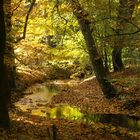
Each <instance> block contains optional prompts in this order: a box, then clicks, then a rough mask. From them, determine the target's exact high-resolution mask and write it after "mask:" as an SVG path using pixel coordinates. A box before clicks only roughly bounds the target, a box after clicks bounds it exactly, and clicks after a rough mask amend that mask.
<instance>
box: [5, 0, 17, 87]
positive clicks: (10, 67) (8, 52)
mask: <svg viewBox="0 0 140 140" xmlns="http://www.w3.org/2000/svg"><path fill="white" fill-rule="evenodd" d="M4 4H5V7H4V10H5V26H6V48H5V56H4V57H5V64H6V65H7V71H8V81H9V86H10V88H11V89H14V88H15V87H16V82H15V76H16V66H15V53H14V48H13V45H12V40H13V39H12V34H11V29H12V23H11V18H12V13H11V0H5V1H4Z"/></svg>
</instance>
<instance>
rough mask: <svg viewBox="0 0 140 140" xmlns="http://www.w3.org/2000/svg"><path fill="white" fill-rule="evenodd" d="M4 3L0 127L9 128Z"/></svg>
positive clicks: (0, 3)
mask: <svg viewBox="0 0 140 140" xmlns="http://www.w3.org/2000/svg"><path fill="white" fill-rule="evenodd" d="M3 7H4V4H3V0H1V1H0V21H1V22H0V34H1V35H0V127H3V128H9V114H8V106H7V105H8V102H9V99H10V90H9V85H8V76H7V70H6V67H5V65H4V51H5V47H6V31H5V22H4V8H3Z"/></svg>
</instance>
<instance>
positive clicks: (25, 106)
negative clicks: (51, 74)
mask: <svg viewBox="0 0 140 140" xmlns="http://www.w3.org/2000/svg"><path fill="white" fill-rule="evenodd" d="M57 84H58V83H55V82H53V84H52V83H51V84H47V83H43V84H36V85H34V86H32V87H30V88H28V89H27V90H26V91H25V92H26V93H28V94H27V95H25V96H24V97H23V98H22V99H20V100H19V101H18V102H16V103H15V106H16V107H17V108H19V109H20V110H21V111H23V112H27V113H29V114H31V115H35V116H41V117H45V118H48V119H62V118H63V119H68V120H74V121H82V122H84V123H87V124H93V123H98V122H100V123H103V124H111V125H113V126H117V127H119V126H120V127H124V128H128V129H130V130H132V131H140V117H137V116H129V115H122V114H104V113H103V114H97V113H95V114H93V113H82V112H81V111H80V108H78V107H75V106H72V105H69V104H66V103H58V104H57V105H55V106H54V107H49V106H48V104H49V103H51V101H52V99H53V97H54V96H57V95H58V94H59V93H60V89H59V86H57ZM59 84H61V85H63V84H68V83H65V82H61V83H59ZM69 84H71V83H69ZM73 84H76V83H73Z"/></svg>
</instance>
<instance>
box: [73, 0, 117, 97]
mask: <svg viewBox="0 0 140 140" xmlns="http://www.w3.org/2000/svg"><path fill="white" fill-rule="evenodd" d="M71 4H72V8H73V13H74V15H75V16H76V18H77V20H78V22H79V25H80V28H81V31H82V34H83V36H84V39H85V42H86V46H87V49H88V52H89V56H90V60H91V62H92V65H93V69H94V72H95V75H96V78H97V80H98V82H99V85H100V87H101V89H102V91H103V93H104V95H105V96H106V97H107V98H111V97H114V96H115V95H116V89H115V88H114V87H113V86H112V85H111V83H110V82H109V80H108V78H107V73H106V70H105V68H104V65H103V61H102V57H101V56H100V54H99V53H98V51H97V48H96V44H95V41H94V38H93V37H92V32H91V29H90V19H89V17H88V13H87V12H86V11H85V10H84V9H83V8H82V7H81V5H80V4H79V2H78V1H77V0H71Z"/></svg>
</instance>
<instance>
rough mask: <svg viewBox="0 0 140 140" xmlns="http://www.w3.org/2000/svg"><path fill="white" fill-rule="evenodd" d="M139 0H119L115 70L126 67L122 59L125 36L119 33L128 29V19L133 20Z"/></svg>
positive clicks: (113, 57) (113, 56) (114, 50)
mask: <svg viewBox="0 0 140 140" xmlns="http://www.w3.org/2000/svg"><path fill="white" fill-rule="evenodd" d="M136 2H137V0H119V8H118V19H117V23H116V29H115V30H116V34H118V37H117V38H115V41H114V49H113V51H112V62H113V69H114V71H121V70H123V69H124V65H123V61H122V49H123V47H124V46H125V44H124V43H125V39H126V37H125V36H120V35H119V34H122V33H124V32H125V31H126V30H127V21H129V20H131V18H132V14H133V11H134V8H135V4H136Z"/></svg>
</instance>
